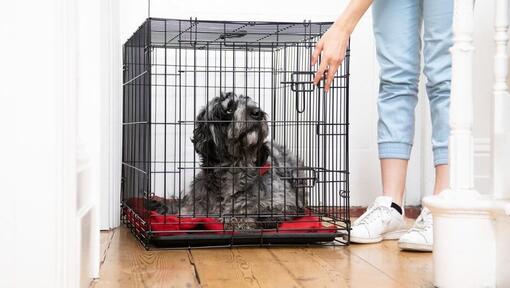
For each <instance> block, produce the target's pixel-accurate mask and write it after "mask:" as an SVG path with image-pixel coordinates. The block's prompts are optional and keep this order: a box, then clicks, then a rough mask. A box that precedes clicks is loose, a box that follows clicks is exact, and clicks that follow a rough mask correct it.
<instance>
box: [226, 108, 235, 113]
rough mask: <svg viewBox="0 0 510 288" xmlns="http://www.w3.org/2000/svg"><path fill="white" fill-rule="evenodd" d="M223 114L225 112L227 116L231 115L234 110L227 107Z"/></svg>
mask: <svg viewBox="0 0 510 288" xmlns="http://www.w3.org/2000/svg"><path fill="white" fill-rule="evenodd" d="M225 112H227V114H232V113H234V109H233V108H232V107H228V108H227V110H226V111H225Z"/></svg>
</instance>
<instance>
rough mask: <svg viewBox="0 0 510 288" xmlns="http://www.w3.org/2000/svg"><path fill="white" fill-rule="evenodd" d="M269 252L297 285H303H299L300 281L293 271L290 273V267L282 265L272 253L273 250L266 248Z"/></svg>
mask: <svg viewBox="0 0 510 288" xmlns="http://www.w3.org/2000/svg"><path fill="white" fill-rule="evenodd" d="M266 249H267V250H268V251H269V253H270V254H271V255H272V256H273V259H274V260H275V261H276V262H277V263H278V264H280V266H282V267H283V269H285V271H287V273H288V274H289V275H290V277H292V279H294V281H295V282H296V283H297V284H298V285H299V287H301V288H303V285H301V282H300V281H299V279H298V278H296V276H294V273H292V271H290V269H288V268H287V266H285V265H283V263H282V261H280V259H279V258H278V257H277V256H276V254H274V252H273V251H271V248H266Z"/></svg>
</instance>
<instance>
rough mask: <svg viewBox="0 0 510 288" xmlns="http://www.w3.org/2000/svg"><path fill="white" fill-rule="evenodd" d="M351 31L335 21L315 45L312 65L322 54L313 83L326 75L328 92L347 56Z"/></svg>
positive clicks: (316, 83)
mask: <svg viewBox="0 0 510 288" xmlns="http://www.w3.org/2000/svg"><path fill="white" fill-rule="evenodd" d="M349 37H350V32H349V31H348V29H344V27H343V25H341V24H340V23H337V22H335V24H333V25H332V26H331V27H330V28H329V29H328V31H326V33H324V35H322V37H321V39H320V40H319V42H317V45H316V46H315V50H314V51H313V54H312V66H313V65H315V64H316V63H317V61H318V60H319V56H320V55H321V54H322V58H321V64H320V66H319V70H317V72H316V73H315V78H314V79H313V83H314V84H315V85H318V83H319V81H321V79H322V78H323V77H324V75H325V76H326V85H324V90H325V91H326V93H327V92H328V91H329V88H330V87H331V83H333V79H334V77H335V74H336V71H337V70H338V68H339V67H340V65H341V64H342V61H343V60H344V57H345V50H346V49H347V45H348V43H349Z"/></svg>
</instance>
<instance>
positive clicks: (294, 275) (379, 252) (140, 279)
mask: <svg viewBox="0 0 510 288" xmlns="http://www.w3.org/2000/svg"><path fill="white" fill-rule="evenodd" d="M101 241H102V243H101V246H102V249H103V254H102V255H104V256H103V257H104V258H103V262H102V265H101V279H99V280H96V281H95V282H94V283H92V287H94V288H98V287H109V288H110V287H112V288H114V287H221V288H227V287H235V288H238V287H304V288H306V287H310V288H316V287H317V288H318V287H335V288H336V287H381V288H383V287H433V284H432V254H431V253H411V252H401V251H399V249H398V247H397V243H396V241H385V242H383V243H379V244H370V245H350V246H346V247H313V248H310V247H307V248H304V247H298V248H276V247H272V248H233V249H195V250H191V251H188V250H165V251H145V250H144V248H143V247H142V246H141V245H140V244H139V243H138V242H137V240H135V238H134V237H133V236H132V235H131V234H130V233H129V231H128V230H127V229H125V228H119V229H116V230H114V231H109V232H102V235H101Z"/></svg>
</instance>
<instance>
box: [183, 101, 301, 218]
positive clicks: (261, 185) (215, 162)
mask: <svg viewBox="0 0 510 288" xmlns="http://www.w3.org/2000/svg"><path fill="white" fill-rule="evenodd" d="M268 131H269V128H268V124H267V114H266V113H265V112H264V111H262V110H260V109H259V108H258V105H257V103H256V102H254V101H253V100H252V99H251V98H249V97H247V96H242V95H235V94H234V93H226V94H223V93H222V94H221V95H220V96H219V97H215V98H214V99H212V100H211V101H210V102H209V103H208V105H207V106H206V107H205V108H203V109H202V110H201V111H200V113H199V114H198V116H197V117H196V124H195V129H194V131H193V138H192V142H193V144H194V147H195V151H196V152H197V153H198V154H199V155H200V158H201V167H202V169H201V171H200V172H198V173H197V175H195V178H194V180H193V182H192V183H191V187H190V191H189V193H187V195H186V196H185V197H184V199H183V202H182V204H183V205H182V206H181V207H184V210H183V211H186V212H185V213H193V214H195V215H206V214H207V215H220V216H221V217H225V216H226V217H227V218H231V217H233V218H234V219H235V218H237V219H238V220H239V219H241V218H243V219H244V220H243V221H242V222H251V223H255V222H256V221H257V220H261V218H262V219H266V218H265V217H264V216H266V217H268V216H273V217H274V215H278V217H281V216H283V213H286V214H296V213H300V212H302V211H303V209H304V206H305V204H306V203H305V201H306V198H307V196H306V195H305V194H306V192H305V190H306V189H305V188H304V186H305V185H303V183H302V182H303V180H300V179H302V173H303V172H302V171H301V169H297V168H296V167H304V165H303V163H302V162H301V161H300V160H299V159H297V157H296V156H294V155H292V154H291V153H289V152H290V151H289V150H288V149H286V148H285V147H284V146H282V145H280V144H277V143H274V142H273V143H272V144H271V143H268V142H267V141H266V137H267V136H268ZM265 163H270V165H271V166H272V169H270V170H269V171H268V172H267V173H265V174H263V175H260V174H259V167H261V166H263V165H264V164H265ZM183 211H181V212H183ZM272 219H274V218H272ZM247 227H250V228H252V227H253V225H248V226H247Z"/></svg>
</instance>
